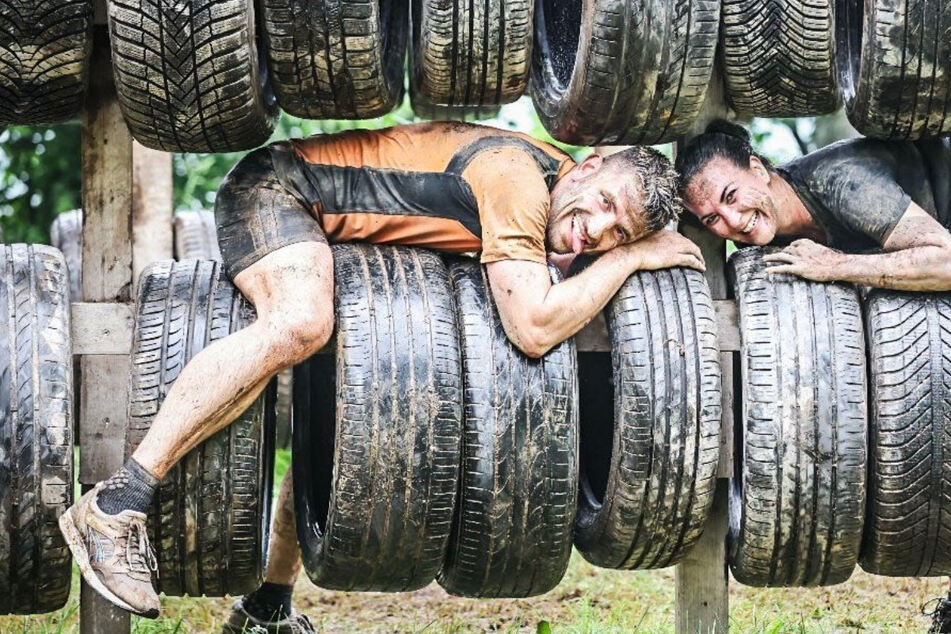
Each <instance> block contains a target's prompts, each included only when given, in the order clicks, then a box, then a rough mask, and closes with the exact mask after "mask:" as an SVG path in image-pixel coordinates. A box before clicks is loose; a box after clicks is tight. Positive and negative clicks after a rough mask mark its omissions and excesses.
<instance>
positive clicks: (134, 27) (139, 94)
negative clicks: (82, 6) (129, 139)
mask: <svg viewBox="0 0 951 634" xmlns="http://www.w3.org/2000/svg"><path fill="white" fill-rule="evenodd" d="M108 6H109V39H110V42H111V45H112V61H113V75H114V77H115V81H116V90H117V91H118V93H119V105H120V107H121V108H122V114H123V116H124V117H125V121H126V123H127V124H128V126H129V130H130V131H131V132H132V136H134V137H135V139H136V140H137V141H138V142H139V143H141V144H142V145H144V146H146V147H150V148H153V149H156V150H164V151H166V152H235V151H238V150H249V149H251V148H254V147H257V146H259V145H261V144H262V143H264V142H265V141H267V139H268V137H270V136H271V132H272V131H273V129H274V121H275V119H276V115H277V107H276V104H275V101H274V96H273V94H272V93H271V89H270V83H269V80H268V74H267V69H266V67H265V66H264V62H263V58H262V59H260V60H259V59H258V51H257V44H256V42H255V16H254V7H253V3H252V2H251V0H183V1H181V2H175V3H168V2H162V1H161V0H113V1H111V2H110V3H109V5H108Z"/></svg>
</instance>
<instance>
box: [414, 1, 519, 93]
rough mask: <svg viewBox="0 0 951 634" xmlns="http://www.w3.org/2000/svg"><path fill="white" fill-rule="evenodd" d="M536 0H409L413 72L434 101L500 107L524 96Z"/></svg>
mask: <svg viewBox="0 0 951 634" xmlns="http://www.w3.org/2000/svg"><path fill="white" fill-rule="evenodd" d="M534 4H535V3H534V0H478V1H477V0H411V7H412V8H411V12H412V48H411V50H410V63H411V67H410V73H411V75H412V83H413V84H414V85H415V86H417V87H418V90H419V93H420V94H421V95H422V96H424V97H425V98H426V100H427V101H428V102H430V103H433V104H441V105H448V106H497V105H500V104H503V103H511V102H513V101H515V100H516V99H518V98H519V97H521V96H522V93H523V92H525V86H526V84H527V83H528V73H529V69H530V68H531V61H532V28H533V27H532V13H533V11H534Z"/></svg>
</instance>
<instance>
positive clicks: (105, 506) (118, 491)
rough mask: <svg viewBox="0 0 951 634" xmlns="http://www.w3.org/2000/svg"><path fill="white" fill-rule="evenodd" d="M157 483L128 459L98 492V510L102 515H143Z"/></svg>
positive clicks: (143, 468)
mask: <svg viewBox="0 0 951 634" xmlns="http://www.w3.org/2000/svg"><path fill="white" fill-rule="evenodd" d="M158 485H159V481H158V478H156V477H155V476H154V475H152V474H151V473H149V472H148V471H146V470H145V467H143V466H142V465H140V464H139V463H138V462H136V461H135V460H133V459H132V458H129V459H128V460H126V461H125V464H124V465H122V468H121V469H119V470H118V471H116V472H115V473H114V474H113V475H112V477H111V478H109V479H108V480H106V481H105V482H104V483H103V487H102V489H100V490H99V499H98V503H99V508H100V509H102V512H103V513H108V514H109V515H117V514H119V513H121V512H122V511H126V510H131V511H138V512H140V513H145V512H146V511H148V509H149V505H150V504H151V503H152V496H153V495H154V494H155V489H156V488H157V487H158Z"/></svg>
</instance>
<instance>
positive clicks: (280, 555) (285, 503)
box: [264, 470, 302, 586]
mask: <svg viewBox="0 0 951 634" xmlns="http://www.w3.org/2000/svg"><path fill="white" fill-rule="evenodd" d="M301 565H302V564H301V558H300V546H299V545H298V543H297V524H296V523H295V520H294V484H293V478H292V477H291V471H290V470H288V471H287V475H286V476H284V481H283V482H282V483H281V492H280V493H279V494H278V496H277V507H276V508H275V510H274V521H273V522H272V523H271V542H270V544H269V545H268V550H267V571H266V572H265V575H264V580H265V581H267V582H269V583H277V584H281V585H286V586H293V585H294V583H295V582H296V581H297V576H298V575H299V574H300V570H301Z"/></svg>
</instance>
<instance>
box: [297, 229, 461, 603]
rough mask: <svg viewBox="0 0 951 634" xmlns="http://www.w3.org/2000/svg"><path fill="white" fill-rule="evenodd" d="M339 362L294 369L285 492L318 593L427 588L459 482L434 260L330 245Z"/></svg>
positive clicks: (456, 397)
mask: <svg viewBox="0 0 951 634" xmlns="http://www.w3.org/2000/svg"><path fill="white" fill-rule="evenodd" d="M332 248H333V253H334V278H335V280H336V293H335V307H336V315H337V330H336V332H337V335H336V355H335V357H333V356H330V355H319V354H318V355H315V356H314V357H313V358H311V360H310V361H308V362H307V363H304V364H301V365H298V366H297V367H296V368H295V373H294V385H295V388H296V389H295V390H294V416H295V419H296V420H295V424H294V461H293V469H294V472H293V473H294V496H295V508H296V517H297V534H298V538H299V541H300V545H301V553H302V557H303V560H304V568H305V569H306V570H307V574H308V576H309V577H310V579H311V581H313V582H314V583H315V584H317V585H318V586H321V587H324V588H330V589H333V590H372V591H381V592H391V591H403V590H414V589H417V588H422V587H423V586H426V585H427V584H429V583H430V582H431V581H432V580H433V578H434V577H435V576H436V572H437V571H438V570H439V566H440V564H441V563H442V559H443V553H444V551H445V548H446V542H447V540H448V539H449V530H450V527H451V525H452V512H453V507H454V504H455V498H456V487H457V484H458V475H459V452H460V448H459V438H460V434H461V428H462V379H461V376H460V375H461V371H460V361H459V341H458V333H457V330H456V324H455V321H454V314H453V303H452V295H451V292H450V287H449V279H448V274H447V272H446V267H445V265H444V264H443V263H442V261H441V260H440V259H439V258H438V257H437V256H436V255H435V254H433V253H432V252H429V251H424V250H422V249H410V248H407V247H390V246H375V245H359V244H337V245H334V246H333V247H332Z"/></svg>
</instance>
